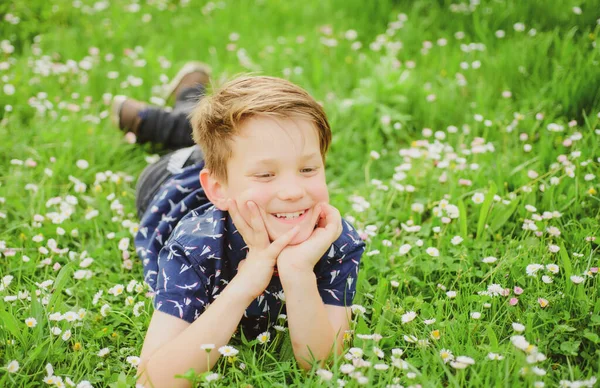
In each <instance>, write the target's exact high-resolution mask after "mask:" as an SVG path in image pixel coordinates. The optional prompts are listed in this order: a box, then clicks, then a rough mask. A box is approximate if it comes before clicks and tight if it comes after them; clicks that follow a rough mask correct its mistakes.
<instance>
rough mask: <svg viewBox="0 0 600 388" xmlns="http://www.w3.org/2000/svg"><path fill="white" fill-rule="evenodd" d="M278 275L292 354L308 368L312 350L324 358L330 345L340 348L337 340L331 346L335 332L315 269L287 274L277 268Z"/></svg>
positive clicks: (314, 353) (319, 357) (317, 357)
mask: <svg viewBox="0 0 600 388" xmlns="http://www.w3.org/2000/svg"><path fill="white" fill-rule="evenodd" d="M280 278H281V285H282V287H283V290H284V292H285V301H286V302H285V303H286V310H287V316H288V325H289V330H290V337H291V340H292V346H293V348H294V356H295V357H296V360H297V361H298V363H299V364H300V366H301V367H302V368H304V369H310V367H311V361H312V356H311V353H312V355H313V356H314V358H315V359H316V360H319V361H323V360H325V359H327V357H328V356H329V354H330V353H331V351H332V349H333V350H335V351H336V352H338V351H339V349H340V344H336V345H335V348H334V347H333V346H334V342H335V340H336V337H337V335H336V334H337V333H335V332H334V329H333V327H332V325H331V322H330V321H329V317H328V315H327V310H326V309H325V304H324V303H323V300H322V299H321V295H320V294H319V291H318V289H317V280H316V275H315V274H314V272H312V271H311V272H307V273H298V272H294V273H289V274H286V273H285V272H284V273H282V272H281V271H280ZM309 349H310V350H309Z"/></svg>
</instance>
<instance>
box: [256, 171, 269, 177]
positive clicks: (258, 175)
mask: <svg viewBox="0 0 600 388" xmlns="http://www.w3.org/2000/svg"><path fill="white" fill-rule="evenodd" d="M272 176H273V174H271V173H268V172H267V173H264V174H255V175H254V177H255V178H270V177H272Z"/></svg>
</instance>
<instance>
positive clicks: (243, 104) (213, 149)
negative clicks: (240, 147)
mask: <svg viewBox="0 0 600 388" xmlns="http://www.w3.org/2000/svg"><path fill="white" fill-rule="evenodd" d="M253 116H269V117H276V118H301V119H305V120H308V121H310V122H312V123H313V124H314V125H315V127H316V129H317V133H318V136H319V144H320V149H321V156H322V158H323V162H325V155H326V154H327V150H328V149H329V145H330V143H331V128H330V127H329V122H328V121H327V116H326V115H325V111H324V110H323V108H322V107H321V105H319V104H318V103H317V102H316V101H315V99H314V98H313V97H311V95H310V94H308V92H306V91H305V90H304V89H302V88H301V87H299V86H297V85H295V84H293V83H291V82H289V81H287V80H284V79H281V78H276V77H267V76H248V75H246V76H241V77H238V78H235V79H233V80H231V81H229V82H226V83H225V84H223V85H222V86H221V87H219V88H218V89H216V90H215V91H214V92H213V93H212V94H211V95H207V96H205V97H203V98H202V99H201V100H200V101H199V102H198V105H197V106H196V107H195V108H194V110H193V111H192V112H191V113H190V116H189V118H190V122H191V124H192V128H193V136H194V141H195V142H196V143H197V144H198V145H199V146H200V148H201V149H202V151H203V153H204V162H205V167H206V168H207V169H208V170H209V171H210V172H211V174H213V176H215V177H216V178H217V179H219V180H223V181H224V182H227V162H228V161H229V159H230V158H231V156H232V150H231V142H232V140H233V137H234V136H235V135H237V134H238V133H239V130H240V126H241V124H242V123H243V122H244V120H246V119H248V118H250V117H253Z"/></svg>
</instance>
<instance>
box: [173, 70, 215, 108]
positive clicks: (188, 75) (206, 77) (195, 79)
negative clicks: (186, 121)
mask: <svg viewBox="0 0 600 388" xmlns="http://www.w3.org/2000/svg"><path fill="white" fill-rule="evenodd" d="M210 73H211V69H210V67H209V66H208V65H207V64H205V63H202V62H188V63H186V64H185V65H183V67H182V68H181V69H180V70H179V72H177V74H176V75H175V77H173V79H172V80H171V82H169V83H168V84H167V85H165V86H164V87H163V98H164V99H165V100H168V99H169V98H171V97H175V101H179V96H180V95H181V92H183V91H184V90H185V89H188V88H193V87H194V86H198V85H201V86H203V87H204V86H206V85H208V83H209V82H210Z"/></svg>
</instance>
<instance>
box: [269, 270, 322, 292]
mask: <svg viewBox="0 0 600 388" xmlns="http://www.w3.org/2000/svg"><path fill="white" fill-rule="evenodd" d="M277 270H278V272H279V279H280V280H281V285H282V286H283V287H286V286H294V285H295V284H304V285H305V284H312V283H313V282H314V283H315V284H316V282H317V275H315V273H314V271H313V270H312V269H308V268H297V267H293V266H282V268H280V266H277Z"/></svg>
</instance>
